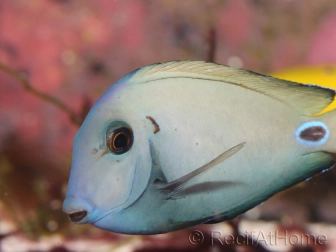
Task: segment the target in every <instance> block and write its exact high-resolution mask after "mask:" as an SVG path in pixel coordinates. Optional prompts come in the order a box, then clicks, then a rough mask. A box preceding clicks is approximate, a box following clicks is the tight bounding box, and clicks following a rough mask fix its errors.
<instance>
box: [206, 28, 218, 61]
mask: <svg viewBox="0 0 336 252" xmlns="http://www.w3.org/2000/svg"><path fill="white" fill-rule="evenodd" d="M206 42H207V54H206V59H205V60H206V61H207V62H215V51H216V31H215V29H213V28H212V29H210V30H209V31H208V34H207V38H206Z"/></svg>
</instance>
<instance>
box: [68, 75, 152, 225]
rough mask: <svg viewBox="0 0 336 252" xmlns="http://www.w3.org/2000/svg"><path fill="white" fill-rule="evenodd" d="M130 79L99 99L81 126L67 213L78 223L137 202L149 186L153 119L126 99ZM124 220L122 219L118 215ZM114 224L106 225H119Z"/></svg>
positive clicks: (120, 210)
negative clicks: (150, 131) (151, 122)
mask: <svg viewBox="0 0 336 252" xmlns="http://www.w3.org/2000/svg"><path fill="white" fill-rule="evenodd" d="M126 91H127V88H126V83H125V82H124V81H120V82H117V83H116V84H114V85H112V86H111V88H110V89H109V90H108V91H107V92H106V93H105V94H104V95H103V96H102V97H101V98H100V99H99V100H98V101H97V102H96V103H95V105H94V106H93V108H92V109H91V110H90V112H89V114H88V116H87V117H86V119H85V121H84V122H83V124H82V126H81V127H80V129H79V130H78V132H77V134H76V136H75V139H74V147H73V160H72V166H71V172H70V178H69V184H68V189H67V194H66V199H65V201H64V203H63V211H64V212H66V213H67V214H68V215H69V217H70V219H71V220H72V221H73V222H75V223H78V224H83V223H91V224H94V223H95V222H98V221H99V220H101V219H103V218H105V217H106V216H115V218H118V214H119V213H121V212H122V211H123V210H124V209H126V208H127V207H129V206H130V205H131V204H132V203H134V202H135V201H136V200H137V199H138V198H139V197H140V196H141V194H142V193H143V192H144V190H145V189H146V187H147V184H148V181H149V178H150V173H151V166H152V160H151V155H150V143H149V139H148V130H149V129H148V123H147V122H146V118H145V117H140V115H139V113H137V111H136V104H134V102H133V103H132V105H130V104H129V102H127V101H124V100H123V99H119V98H121V96H122V95H123V94H124V93H125V92H126ZM118 220H119V221H120V218H119V219H118ZM111 222H112V223H109V224H108V227H104V226H103V227H102V228H105V229H112V230H114V228H113V218H112V221H111Z"/></svg>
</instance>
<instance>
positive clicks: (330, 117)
mask: <svg viewBox="0 0 336 252" xmlns="http://www.w3.org/2000/svg"><path fill="white" fill-rule="evenodd" d="M334 96H335V93H334V91H333V90H331V89H325V88H321V87H318V86H313V85H300V84H297V83H292V82H288V81H284V80H279V79H275V78H272V77H268V76H263V75H259V74H256V73H252V72H249V71H245V70H241V69H234V68H230V67H226V66H222V65H217V64H213V63H205V62H200V61H179V62H167V63H161V64H154V65H150V66H147V67H144V68H141V69H138V70H135V71H133V72H132V73H130V74H128V75H126V76H125V77H124V78H122V79H121V80H119V81H118V82H117V83H115V84H114V85H112V86H111V87H110V88H109V89H108V90H107V91H106V92H105V93H104V94H103V95H102V97H101V98H100V99H99V100H98V101H97V102H96V104H95V105H94V106H93V108H92V109H91V111H90V112H89V114H88V116H87V118H86V119H85V121H84V123H83V125H82V126H81V127H80V129H79V131H78V133H77V135H76V137H75V140H74V149H73V162H72V168H71V173H70V178H69V185H68V191H67V195H66V199H65V201H64V204H63V210H64V211H65V212H66V213H68V214H69V216H70V219H71V220H72V221H74V222H76V223H80V224H82V223H91V224H93V225H95V226H97V227H99V228H102V229H106V230H109V231H113V232H118V233H127V234H157V233H165V232H170V231H174V230H178V229H182V228H187V227H190V226H194V225H197V224H201V223H216V222H220V221H224V220H227V219H231V218H234V217H235V216H237V215H239V214H242V213H244V212H245V211H247V210H249V209H251V208H253V207H254V206H256V205H258V204H260V203H262V202H263V201H265V200H266V199H268V198H269V197H271V196H272V195H273V194H275V193H277V192H279V191H281V190H284V189H285V188H288V187H290V186H292V185H294V184H296V183H298V182H300V181H303V180H305V179H307V178H309V177H311V176H313V175H314V174H316V173H319V172H321V171H322V170H325V169H328V168H330V167H332V166H333V165H334V160H333V158H332V153H335V152H336V148H335V144H334V139H333V138H334V137H333V132H334V131H333V129H334V126H333V125H335V119H334V118H336V116H335V115H334V112H333V111H332V112H329V113H326V114H323V115H320V116H312V115H314V114H317V113H318V112H320V111H321V110H323V109H324V108H325V107H326V106H328V105H329V104H330V103H331V102H332V101H333V99H334Z"/></svg>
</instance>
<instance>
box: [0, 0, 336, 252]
mask: <svg viewBox="0 0 336 252" xmlns="http://www.w3.org/2000/svg"><path fill="white" fill-rule="evenodd" d="M335 45H336V2H335V1H334V0H319V1H314V0H295V1H293V0H273V1H269V0H239V1H238V0H184V1H178V0H160V1H154V0H114V1H112V0H97V1H94V0H86V1H79V0H31V1H25V0H1V1H0V251H15V252H16V251H19V252H21V251H22V252H25V251H54V252H56V251H336V246H335V245H336V226H334V225H335V223H336V200H335V198H336V183H335V181H336V170H335V169H334V170H330V171H328V172H326V173H323V174H321V175H319V176H315V177H313V178H312V179H311V180H309V181H306V182H302V183H300V184H298V185H296V186H294V187H292V188H290V189H288V190H286V191H284V192H281V193H279V194H278V195H276V196H274V197H273V198H271V199H270V200H268V201H267V202H265V203H264V204H263V205H261V206H258V207H256V208H254V209H253V210H251V211H249V212H248V213H246V214H244V215H243V216H240V217H238V218H236V219H235V220H233V221H231V222H226V223H223V224H217V225H215V226H211V225H201V226H198V227H195V228H192V229H189V230H183V231H179V232H174V233H170V234H166V235H156V236H127V235H119V234H114V233H109V232H105V231H102V230H99V229H97V228H95V227H93V226H90V225H83V226H78V225H74V224H72V223H71V222H70V221H69V220H68V217H67V216H66V215H65V214H64V213H63V212H62V211H61V207H62V201H63V199H64V194H65V191H66V186H67V180H68V175H69V171H70V165H71V149H72V140H73V137H74V134H75V133H76V131H77V129H78V127H79V125H80V123H81V121H82V120H83V119H84V118H85V115H86V113H87V112H88V110H89V109H90V107H91V106H92V104H93V103H94V102H95V101H96V100H97V99H98V97H99V96H100V95H101V94H102V93H103V92H104V91H105V90H106V89H107V88H108V87H109V86H110V85H111V84H113V83H114V82H115V81H117V80H118V79H120V78H121V77H123V76H124V75H125V74H127V73H128V72H131V71H132V70H134V69H136V68H140V67H143V66H145V65H148V64H152V63H156V62H164V61H171V60H187V59H190V60H208V61H214V62H216V63H220V64H225V65H229V66H232V67H239V68H245V69H249V70H253V71H256V72H260V73H264V74H272V75H274V76H278V77H282V78H286V79H290V80H295V81H301V82H305V83H315V84H320V85H324V86H327V87H331V88H336V50H335ZM60 104H61V105H60ZM55 105H56V106H55ZM69 114H70V115H71V116H69ZM177 214H178V213H177ZM269 225H272V226H271V229H273V230H291V232H295V233H298V234H300V233H306V232H309V233H314V234H315V233H316V234H317V235H318V234H325V235H327V237H328V244H327V245H325V246H320V245H316V244H300V246H296V245H295V246H283V247H281V248H279V247H276V246H261V247H260V246H247V245H244V246H243V245H239V246H238V245H231V246H223V245H221V244H207V243H206V242H203V243H202V244H196V245H193V244H191V242H190V241H189V238H190V237H189V234H190V232H191V231H193V230H196V229H197V230H201V231H202V232H204V234H207V232H208V231H209V230H210V229H214V228H216V229H217V230H218V229H220V230H226V231H223V232H228V233H235V234H236V233H237V232H245V230H247V229H248V230H252V229H253V228H254V229H259V230H264V229H266V227H267V228H269V227H270V226H269ZM251 228H252V229H251ZM205 239H208V237H207V236H206V237H205Z"/></svg>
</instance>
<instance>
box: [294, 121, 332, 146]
mask: <svg viewBox="0 0 336 252" xmlns="http://www.w3.org/2000/svg"><path fill="white" fill-rule="evenodd" d="M295 136H296V139H297V140H298V141H299V142H300V143H301V144H305V145H309V146H317V145H322V144H324V143H325V142H326V141H327V140H328V137H329V129H328V127H327V125H325V124H324V123H323V122H319V121H312V122H306V123H304V124H302V125H301V126H300V127H299V128H298V129H297V131H296V134H295Z"/></svg>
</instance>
